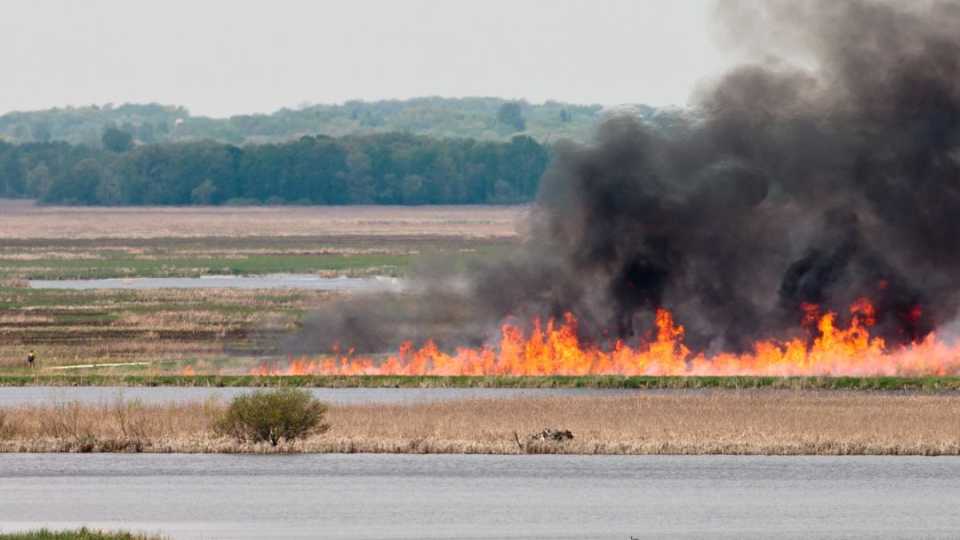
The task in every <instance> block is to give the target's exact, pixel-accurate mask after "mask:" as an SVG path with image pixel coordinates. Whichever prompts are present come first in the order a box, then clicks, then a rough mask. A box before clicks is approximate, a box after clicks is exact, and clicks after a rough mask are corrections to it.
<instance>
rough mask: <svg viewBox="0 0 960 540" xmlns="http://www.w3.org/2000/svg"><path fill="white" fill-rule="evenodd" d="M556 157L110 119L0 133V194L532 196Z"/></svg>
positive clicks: (526, 148) (446, 143) (542, 152)
mask: <svg viewBox="0 0 960 540" xmlns="http://www.w3.org/2000/svg"><path fill="white" fill-rule="evenodd" d="M548 158H549V156H548V148H547V147H546V146H545V145H543V144H541V143H539V142H537V141H536V140H535V139H533V138H531V137H529V136H526V135H517V136H514V137H512V138H510V139H509V140H507V141H482V140H474V139H463V138H443V139H440V138H432V137H426V136H421V135H413V134H407V133H383V134H380V133H378V134H369V135H349V136H342V137H336V138H334V137H329V136H323V135H320V136H304V137H300V138H299V139H296V140H291V141H287V142H282V143H275V144H274V143H270V144H247V145H243V146H237V145H232V144H226V143H223V142H215V141H195V142H160V143H153V144H142V143H138V142H137V140H136V137H135V136H134V135H133V134H131V133H130V132H127V131H125V130H123V129H119V128H116V127H107V128H105V129H103V130H102V132H101V133H100V135H99V144H97V145H83V144H70V143H67V142H62V141H55V142H30V143H23V144H10V143H5V142H2V141H0V197H13V198H35V199H39V200H40V201H41V202H46V203H56V204H84V205H114V204H120V205H141V204H155V205H182V204H482V203H517V202H524V201H529V200H530V199H532V197H533V195H534V194H535V192H536V189H537V185H538V182H539V180H540V176H541V175H542V173H543V171H544V169H545V168H546V165H547V161H548Z"/></svg>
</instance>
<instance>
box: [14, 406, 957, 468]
mask: <svg viewBox="0 0 960 540" xmlns="http://www.w3.org/2000/svg"><path fill="white" fill-rule="evenodd" d="M224 407H225V404H224V403H220V402H217V401H210V402H204V403H176V404H168V405H149V406H148V405H142V404H139V403H136V402H123V401H117V402H115V403H112V404H101V405H96V406H90V405H81V404H77V403H58V404H52V405H42V406H30V407H19V408H8V409H2V410H0V415H2V416H0V418H2V424H0V450H3V451H7V452H47V451H54V452H98V451H114V452H335V453H342V452H347V453H353V452H383V453H492V454H519V453H571V454H754V455H855V454H859V455H958V454H960V423H958V421H957V419H958V418H960V396H958V395H955V394H953V395H942V394H941V395H893V394H877V393H851V392H813V391H788V390H749V391H719V390H718V391H705V392H669V393H639V392H638V393H637V394H635V395H632V396H616V397H569V396H567V397H556V398H518V399H499V400H493V399H490V400H488V399H470V400H462V401H444V402H429V403H420V404H407V405H384V404H368V405H340V406H331V408H330V410H329V412H328V414H327V418H326V421H327V422H328V423H329V424H330V425H331V428H330V430H329V431H328V432H326V433H324V434H321V435H314V436H311V437H310V438H307V439H305V440H300V441H294V442H285V443H281V444H280V446H278V447H271V446H269V445H253V444H247V443H238V442H236V441H235V440H233V439H226V438H222V437H219V436H217V435H215V433H214V430H213V427H212V426H213V422H214V420H215V418H216V417H217V416H218V415H219V414H221V413H222V411H223V410H224ZM545 428H551V429H560V430H569V431H570V432H571V433H572V434H573V439H572V440H567V441H563V442H553V441H550V440H546V441H544V440H540V439H537V438H532V437H531V434H536V433H538V432H541V431H542V430H544V429H545Z"/></svg>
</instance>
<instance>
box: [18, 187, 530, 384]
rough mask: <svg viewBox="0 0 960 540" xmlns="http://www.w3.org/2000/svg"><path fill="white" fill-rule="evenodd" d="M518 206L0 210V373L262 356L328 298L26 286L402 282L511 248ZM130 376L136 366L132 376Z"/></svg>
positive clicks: (166, 367)
mask: <svg viewBox="0 0 960 540" xmlns="http://www.w3.org/2000/svg"><path fill="white" fill-rule="evenodd" d="M526 211H527V210H526V208H524V207H510V206H504V207H496V206H475V207H371V206H357V207H226V208H225V207H190V208H166V207H163V208H159V207H150V208H114V207H111V208H89V207H86V208H81V207H46V206H35V205H33V204H32V203H29V202H26V201H0V369H12V368H16V367H19V366H22V365H23V363H24V358H25V357H26V354H27V352H28V351H29V350H35V351H36V353H37V357H38V359H39V360H40V362H41V366H43V367H44V368H49V367H57V366H61V365H67V364H100V363H124V362H146V363H148V364H150V365H151V366H153V367H151V368H149V371H151V372H154V373H155V372H158V371H159V372H168V371H171V370H176V369H179V368H180V366H181V365H182V364H183V362H184V361H189V362H190V365H191V369H196V368H197V367H200V368H203V367H204V366H207V367H209V366H210V365H211V364H205V362H213V363H214V364H215V365H213V367H212V368H211V371H214V372H218V373H219V372H221V368H222V367H223V362H224V361H226V360H228V357H230V358H235V357H238V356H253V355H261V356H263V355H266V356H269V355H271V354H275V353H276V352H277V351H276V350H275V349H274V348H273V346H272V345H271V344H272V343H273V341H275V340H274V339H273V338H274V337H276V336H279V335H281V334H283V333H285V332H289V331H290V330H292V329H295V328H296V326H297V324H298V323H299V320H300V319H301V317H302V316H303V315H304V314H305V313H307V312H309V311H310V310H311V308H315V307H316V306H318V305H320V304H322V303H323V302H328V301H330V300H331V299H333V298H336V297H337V296H338V294H339V293H336V292H320V291H303V290H259V291H258V290H236V289H213V288H207V289H194V290H176V289H157V290H75V291H69V290H52V289H49V290H46V289H31V288H29V287H28V285H29V280H34V279H45V280H60V279H101V278H122V279H126V278H138V277H199V276H209V275H262V274H273V273H298V274H313V275H321V276H369V275H387V276H403V275H404V274H405V273H406V272H408V271H409V269H410V268H411V266H412V265H415V264H417V261H418V260H420V258H421V257H425V258H428V260H436V261H442V262H443V264H450V265H453V266H456V265H461V264H465V261H467V260H469V258H471V257H486V256H491V255H496V254H498V253H502V252H505V251H507V250H510V249H512V248H513V247H514V246H515V245H516V243H517V231H518V230H519V229H520V228H522V223H523V216H524V215H525V213H526ZM136 369H137V370H143V368H136Z"/></svg>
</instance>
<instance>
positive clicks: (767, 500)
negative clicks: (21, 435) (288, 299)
mask: <svg viewBox="0 0 960 540" xmlns="http://www.w3.org/2000/svg"><path fill="white" fill-rule="evenodd" d="M957 478H960V459H955V458H922V457H724V456H697V457H694V456H689V457H670V456H633V457H623V456H608V457H595V456H467V455H441V456H422V455H290V456H275V455H274V456H251V455H245V456H243V455H241V456H233V455H176V454H174V455H126V454H122V455H109V454H106V455H104V454H98V455H70V454H67V455H64V454H33V455H30V454H9V455H2V456H0V498H2V504H0V524H2V525H0V530H3V531H14V530H22V529H29V528H36V527H40V526H46V527H55V528H64V527H77V526H80V525H89V526H94V527H102V528H111V529H115V528H123V529H129V530H138V531H144V532H153V533H162V534H164V535H167V536H169V537H171V538H174V539H180V538H184V539H193V538H206V539H214V538H330V539H374V538H378V539H379V538H385V539H414V538H429V539H441V538H443V539H462V540H465V539H481V538H511V539H540V538H543V539H546V538H550V539H563V538H567V539H572V538H591V539H595V538H596V539H611V540H612V539H616V540H628V539H629V538H631V537H634V538H662V537H676V538H707V537H709V538H771V537H777V538H875V537H884V538H921V537H922V538H956V537H957V536H958V535H960V513H958V512H957V511H956V510H957V502H958V501H960V482H957V480H956V479H957Z"/></svg>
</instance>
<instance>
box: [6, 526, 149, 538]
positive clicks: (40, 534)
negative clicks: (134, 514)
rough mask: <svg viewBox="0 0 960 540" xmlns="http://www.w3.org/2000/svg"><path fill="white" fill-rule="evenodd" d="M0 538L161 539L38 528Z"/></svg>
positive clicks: (119, 533) (145, 536)
mask: <svg viewBox="0 0 960 540" xmlns="http://www.w3.org/2000/svg"><path fill="white" fill-rule="evenodd" d="M0 540H162V537H160V536H152V535H145V534H134V533H128V532H107V531H98V530H93V529H87V528H86V527H83V528H81V529H76V530H70V531H51V530H48V529H39V530H36V531H25V532H16V533H0Z"/></svg>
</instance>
